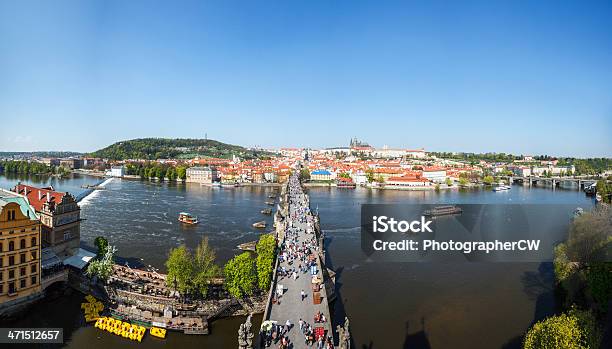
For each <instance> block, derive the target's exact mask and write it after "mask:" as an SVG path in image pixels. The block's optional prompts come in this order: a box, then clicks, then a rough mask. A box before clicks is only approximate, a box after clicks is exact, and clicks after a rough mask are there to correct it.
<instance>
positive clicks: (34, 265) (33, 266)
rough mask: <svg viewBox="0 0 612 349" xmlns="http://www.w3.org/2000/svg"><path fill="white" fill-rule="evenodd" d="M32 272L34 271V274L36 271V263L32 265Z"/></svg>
mask: <svg viewBox="0 0 612 349" xmlns="http://www.w3.org/2000/svg"><path fill="white" fill-rule="evenodd" d="M30 273H32V274H34V273H36V264H32V265H31V266H30Z"/></svg>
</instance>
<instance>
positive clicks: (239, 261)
mask: <svg viewBox="0 0 612 349" xmlns="http://www.w3.org/2000/svg"><path fill="white" fill-rule="evenodd" d="M224 274H225V289H226V290H227V291H228V292H229V293H230V295H232V296H233V297H235V298H242V297H244V296H247V295H251V294H253V291H254V290H255V285H256V284H257V271H256V267H255V262H254V260H253V259H252V258H251V255H250V254H249V253H248V252H244V253H241V254H239V255H237V256H236V257H234V258H232V259H230V260H229V261H228V262H227V264H225V269H224Z"/></svg>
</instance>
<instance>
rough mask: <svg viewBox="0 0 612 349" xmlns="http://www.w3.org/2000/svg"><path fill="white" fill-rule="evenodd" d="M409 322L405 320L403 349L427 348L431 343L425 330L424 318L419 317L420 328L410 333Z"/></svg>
mask: <svg viewBox="0 0 612 349" xmlns="http://www.w3.org/2000/svg"><path fill="white" fill-rule="evenodd" d="M409 325H410V323H409V322H408V321H406V338H405V339H404V345H403V346H402V348H404V349H429V348H431V344H430V343H429V339H428V338H427V333H426V332H425V318H424V317H422V318H421V330H420V331H418V332H416V333H413V334H410V326H409Z"/></svg>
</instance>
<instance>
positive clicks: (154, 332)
mask: <svg viewBox="0 0 612 349" xmlns="http://www.w3.org/2000/svg"><path fill="white" fill-rule="evenodd" d="M149 333H150V334H151V336H154V337H157V338H166V329H165V328H159V327H151V328H150V329H149Z"/></svg>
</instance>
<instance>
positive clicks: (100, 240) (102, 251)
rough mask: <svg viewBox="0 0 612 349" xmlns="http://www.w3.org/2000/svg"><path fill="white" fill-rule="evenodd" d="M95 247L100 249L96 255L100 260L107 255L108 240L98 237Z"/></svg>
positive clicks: (95, 240)
mask: <svg viewBox="0 0 612 349" xmlns="http://www.w3.org/2000/svg"><path fill="white" fill-rule="evenodd" d="M94 245H95V246H96V248H97V249H98V251H97V253H96V255H97V256H98V258H102V256H104V254H106V249H107V248H108V240H106V238H104V237H102V236H98V237H96V238H95V239H94Z"/></svg>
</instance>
